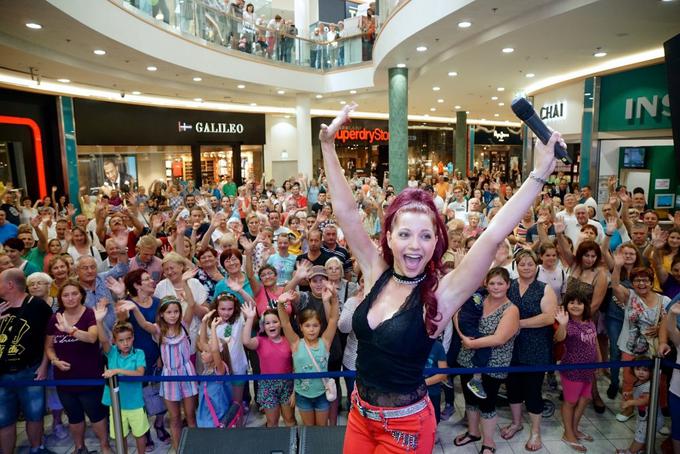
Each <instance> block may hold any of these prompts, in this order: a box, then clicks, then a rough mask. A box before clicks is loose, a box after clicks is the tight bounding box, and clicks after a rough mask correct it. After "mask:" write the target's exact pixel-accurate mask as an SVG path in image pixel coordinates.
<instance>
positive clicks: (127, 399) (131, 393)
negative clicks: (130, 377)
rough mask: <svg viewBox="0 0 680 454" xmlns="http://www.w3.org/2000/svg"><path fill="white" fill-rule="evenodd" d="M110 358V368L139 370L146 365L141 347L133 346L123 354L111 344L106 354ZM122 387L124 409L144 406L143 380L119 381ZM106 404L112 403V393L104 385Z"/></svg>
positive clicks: (121, 396) (121, 404) (104, 401)
mask: <svg viewBox="0 0 680 454" xmlns="http://www.w3.org/2000/svg"><path fill="white" fill-rule="evenodd" d="M106 358H107V359H108V360H109V366H108V368H109V369H124V370H137V369H139V368H140V367H145V366H146V359H144V352H143V351H142V350H141V349H139V348H133V349H132V350H131V351H130V353H128V354H127V355H126V356H122V355H121V354H120V352H119V351H118V347H116V346H115V345H112V346H111V350H109V352H108V353H107V354H106ZM118 386H119V388H120V393H119V394H118V395H119V396H120V408H121V409H123V410H136V409H138V408H143V407H144V395H143V393H142V382H126V381H121V382H118ZM102 403H103V404H104V405H108V406H110V405H111V395H110V394H109V387H108V386H105V387H104V396H103V397H102Z"/></svg>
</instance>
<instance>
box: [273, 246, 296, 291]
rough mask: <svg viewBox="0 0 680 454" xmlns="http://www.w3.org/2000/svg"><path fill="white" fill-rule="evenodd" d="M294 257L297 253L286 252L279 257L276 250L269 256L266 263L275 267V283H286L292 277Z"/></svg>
mask: <svg viewBox="0 0 680 454" xmlns="http://www.w3.org/2000/svg"><path fill="white" fill-rule="evenodd" d="M296 258H297V255H295V254H288V255H287V256H286V257H281V256H280V255H279V253H278V252H277V253H276V254H274V255H270V256H269V258H268V259H267V265H271V266H273V267H274V268H276V285H286V284H287V283H288V281H290V280H291V279H293V273H294V272H295V259H296Z"/></svg>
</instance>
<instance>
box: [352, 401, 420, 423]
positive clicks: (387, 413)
mask: <svg viewBox="0 0 680 454" xmlns="http://www.w3.org/2000/svg"><path fill="white" fill-rule="evenodd" d="M352 400H353V402H352V405H355V406H356V409H357V411H358V412H359V414H360V415H361V416H363V417H364V418H368V419H371V420H373V421H382V420H384V419H392V418H403V417H405V416H411V415H414V414H416V413H418V412H419V411H421V410H422V409H424V408H425V407H427V403H428V399H427V397H425V398H423V399H421V400H419V401H418V402H416V403H414V404H411V405H408V406H406V407H399V408H395V409H393V410H370V409H368V408H366V407H362V406H361V404H360V403H359V400H358V399H357V398H356V396H355V397H354V399H352Z"/></svg>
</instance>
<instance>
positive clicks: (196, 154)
mask: <svg viewBox="0 0 680 454" xmlns="http://www.w3.org/2000/svg"><path fill="white" fill-rule="evenodd" d="M191 169H192V172H193V175H192V177H193V180H194V185H195V186H196V187H197V188H200V187H201V186H202V185H203V175H201V146H200V145H199V144H197V143H195V144H193V145H192V146H191ZM234 178H235V176H234Z"/></svg>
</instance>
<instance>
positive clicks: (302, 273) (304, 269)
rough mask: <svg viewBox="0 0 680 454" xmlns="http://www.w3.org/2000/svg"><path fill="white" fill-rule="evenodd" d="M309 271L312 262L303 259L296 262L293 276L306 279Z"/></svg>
mask: <svg viewBox="0 0 680 454" xmlns="http://www.w3.org/2000/svg"><path fill="white" fill-rule="evenodd" d="M311 271H312V262H310V261H309V260H303V261H301V262H299V263H298V267H297V270H295V277H297V278H299V279H307V278H308V277H309V273H310V272H311Z"/></svg>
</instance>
